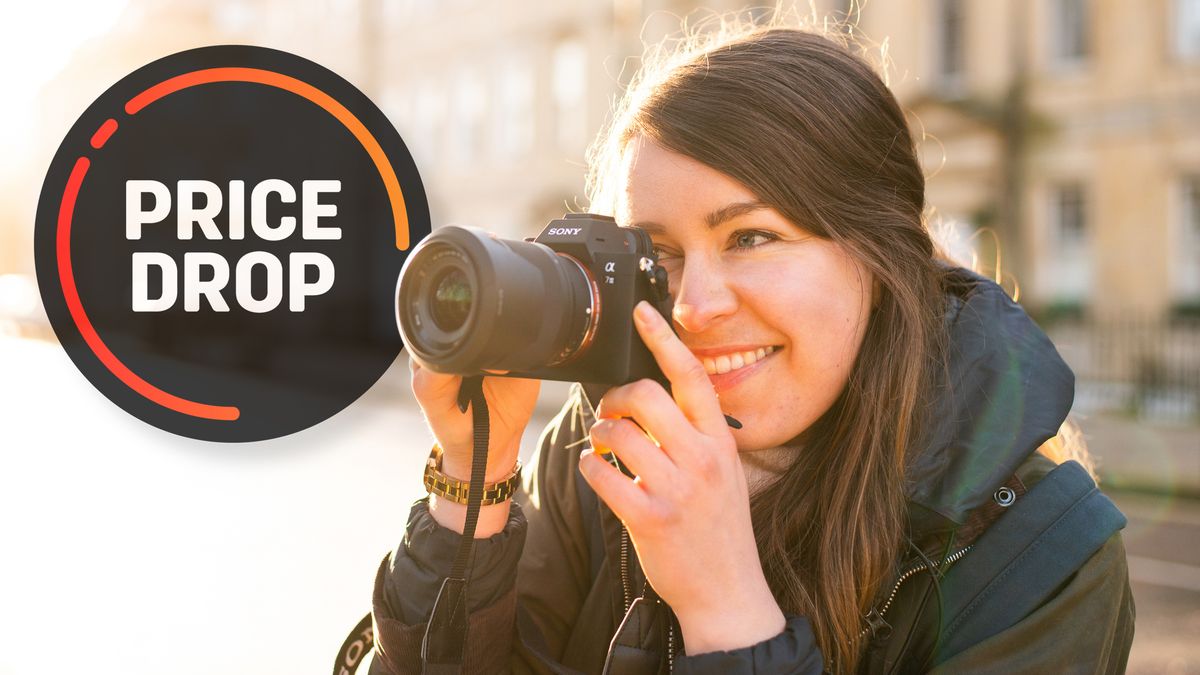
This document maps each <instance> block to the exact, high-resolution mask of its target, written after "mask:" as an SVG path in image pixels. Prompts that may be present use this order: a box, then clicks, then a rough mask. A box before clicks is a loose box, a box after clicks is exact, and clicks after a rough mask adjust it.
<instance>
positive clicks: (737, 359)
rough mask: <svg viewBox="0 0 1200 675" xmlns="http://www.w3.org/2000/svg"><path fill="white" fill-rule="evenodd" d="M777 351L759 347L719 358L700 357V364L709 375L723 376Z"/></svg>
mask: <svg viewBox="0 0 1200 675" xmlns="http://www.w3.org/2000/svg"><path fill="white" fill-rule="evenodd" d="M778 349H779V348H778V347H775V346H770V347H759V348H758V349H752V350H747V351H742V352H732V353H729V354H721V355H720V356H704V357H700V363H702V364H704V372H706V373H708V374H709V375H724V374H725V373H729V372H732V371H735V370H738V369H740V368H745V367H746V366H751V365H754V364H755V363H757V362H759V361H761V360H763V359H765V358H766V357H767V356H768V355H770V354H771V353H773V352H775V351H776V350H778Z"/></svg>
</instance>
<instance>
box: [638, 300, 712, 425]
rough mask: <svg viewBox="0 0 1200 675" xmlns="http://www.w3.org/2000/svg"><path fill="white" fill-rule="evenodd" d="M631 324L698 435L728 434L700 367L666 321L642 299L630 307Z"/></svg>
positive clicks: (698, 361)
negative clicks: (698, 431)
mask: <svg viewBox="0 0 1200 675" xmlns="http://www.w3.org/2000/svg"><path fill="white" fill-rule="evenodd" d="M633 323H634V325H635V326H636V327H637V331H638V334H639V335H641V336H642V341H643V342H645V343H646V346H647V347H648V348H649V349H650V353H651V354H653V355H654V359H655V360H656V361H658V365H659V367H660V368H662V371H663V374H664V375H666V376H667V380H669V381H670V382H671V393H672V395H673V396H674V398H675V402H676V403H677V404H678V405H679V409H680V410H682V411H683V414H684V415H687V417H688V419H690V420H691V421H692V423H693V424H694V425H695V426H696V428H697V429H699V430H700V431H701V432H702V433H705V434H708V435H714V436H715V435H718V434H721V433H728V429H727V428H726V427H727V423H726V422H725V415H724V414H723V413H722V412H721V406H720V404H719V403H718V402H717V394H716V392H715V391H713V386H712V382H711V381H710V380H709V379H708V374H707V373H705V372H704V364H702V363H700V360H699V359H697V358H696V356H695V355H694V354H692V352H691V351H690V350H688V348H687V347H685V346H684V345H683V343H682V342H680V341H679V337H678V336H676V335H675V332H674V331H672V330H671V326H670V325H669V324H668V323H667V321H666V319H664V318H663V317H662V315H661V314H659V313H658V311H657V310H655V309H654V308H653V307H652V306H651V305H650V303H648V302H646V301H644V300H643V301H642V302H639V303H638V305H637V307H635V308H634V311H633Z"/></svg>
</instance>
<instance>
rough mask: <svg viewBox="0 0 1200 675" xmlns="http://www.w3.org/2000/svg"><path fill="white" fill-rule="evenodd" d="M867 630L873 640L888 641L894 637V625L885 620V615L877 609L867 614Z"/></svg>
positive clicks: (873, 608) (872, 609)
mask: <svg viewBox="0 0 1200 675" xmlns="http://www.w3.org/2000/svg"><path fill="white" fill-rule="evenodd" d="M866 620H867V630H869V631H870V633H871V639H872V640H886V639H888V638H889V637H891V636H892V624H890V623H888V622H887V621H886V620H884V618H883V615H882V614H880V613H879V610H878V609H876V608H875V607H872V608H871V611H869V612H867V616H866Z"/></svg>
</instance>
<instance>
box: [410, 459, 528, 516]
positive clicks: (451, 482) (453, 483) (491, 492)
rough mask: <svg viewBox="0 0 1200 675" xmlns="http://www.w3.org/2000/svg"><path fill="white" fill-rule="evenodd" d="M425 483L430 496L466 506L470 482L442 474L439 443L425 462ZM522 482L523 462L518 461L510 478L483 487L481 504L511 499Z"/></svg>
mask: <svg viewBox="0 0 1200 675" xmlns="http://www.w3.org/2000/svg"><path fill="white" fill-rule="evenodd" d="M424 482H425V489H426V490H428V491H429V493H430V494H435V495H437V496H439V497H443V498H445V499H448V500H450V501H452V502H454V503H456V504H466V503H467V497H468V496H469V495H470V492H471V482H470V481H465V480H459V479H457V478H451V477H450V476H447V475H446V474H444V473H442V447H441V446H440V445H438V444H437V443H434V444H433V450H432V451H431V452H430V453H429V459H427V460H425V478H424ZM520 482H521V460H517V466H516V468H515V469H513V472H512V474H511V475H510V476H509V477H508V478H505V479H504V480H502V481H500V482H497V483H488V484H485V485H484V486H483V499H482V500H481V501H480V502H479V503H480V505H481V506H490V505H492V504H499V503H501V502H503V501H505V500H507V499H509V498H511V497H512V495H513V493H514V492H516V491H517V486H518V485H519V484H520Z"/></svg>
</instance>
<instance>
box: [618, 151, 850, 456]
mask: <svg viewBox="0 0 1200 675" xmlns="http://www.w3.org/2000/svg"><path fill="white" fill-rule="evenodd" d="M624 160H625V163H624V178H625V183H624V189H623V190H622V191H621V194H620V195H619V198H618V204H617V213H616V216H617V220H618V222H619V223H620V224H622V225H634V226H638V227H642V228H644V229H646V230H647V231H649V232H650V234H651V236H652V237H653V239H654V243H655V245H656V247H657V248H658V252H659V255H660V262H661V263H662V265H663V266H664V267H666V269H667V271H668V272H669V273H670V278H671V292H672V294H673V295H674V296H675V311H674V320H675V327H676V329H677V330H678V332H679V337H680V339H681V340H682V341H683V343H684V344H685V345H687V346H688V348H689V349H691V350H692V352H693V353H694V354H695V355H696V356H697V357H698V358H699V359H700V360H701V362H702V363H703V364H704V367H705V370H706V371H707V372H708V373H709V378H710V379H711V381H712V383H713V387H714V389H715V390H716V392H717V396H718V397H719V398H720V401H721V407H722V409H723V410H724V411H725V412H726V413H727V414H730V415H733V416H734V417H736V418H737V419H738V420H740V421H741V422H742V425H743V426H742V428H741V429H740V430H736V431H734V432H733V433H734V436H735V438H736V439H737V443H738V448H739V449H740V450H742V451H749V450H758V449H762V448H768V447H773V446H777V445H781V444H783V443H785V442H787V441H788V440H790V439H792V438H794V437H795V436H797V435H799V434H800V433H801V432H802V431H804V430H805V429H807V428H808V427H809V426H810V425H811V424H812V423H813V422H814V421H816V420H817V418H818V417H820V416H821V415H822V414H823V413H824V412H825V411H826V410H828V409H829V408H830V406H832V405H833V402H834V400H836V399H837V397H838V395H839V394H840V393H841V391H842V388H843V387H844V386H845V385H846V382H847V380H848V378H849V375H850V369H851V367H852V365H853V364H854V359H855V356H856V355H857V354H858V350H859V347H860V346H861V345H862V341H863V335H864V334H865V332H866V326H867V318H868V316H869V314H870V310H871V301H872V298H871V292H872V291H871V289H872V279H871V277H870V275H869V273H868V272H867V271H866V270H865V269H864V268H863V267H862V266H861V265H859V264H858V263H857V262H856V261H855V260H854V259H853V258H851V257H850V256H849V255H848V254H847V253H846V251H845V250H844V249H843V248H842V247H841V246H839V245H838V244H835V243H833V242H831V241H827V240H824V239H821V238H819V237H817V236H815V235H813V234H811V233H809V232H807V231H805V230H804V229H802V228H800V227H799V226H797V224H795V223H793V222H791V221H789V220H787V219H786V218H784V217H783V216H782V215H781V214H780V213H779V212H777V211H775V210H774V209H772V208H770V207H767V206H766V205H763V204H761V203H759V202H758V199H757V197H756V196H755V195H754V194H753V193H752V192H751V191H750V190H749V189H748V188H746V187H745V186H744V185H742V184H741V183H738V182H737V181H735V180H733V179H732V178H730V177H729V176H726V175H725V174H722V173H720V172H718V171H716V170H715V169H712V168H710V167H708V166H707V165H705V164H702V163H700V162H698V161H696V160H694V159H691V158H690V157H686V156H684V155H680V154H678V153H675V152H672V151H670V150H667V149H666V148H663V147H662V146H660V145H657V144H656V143H654V142H653V141H651V140H649V139H647V138H646V137H644V136H639V137H637V138H635V139H634V140H632V141H631V142H630V144H629V146H628V147H627V149H626V151H625V157H624Z"/></svg>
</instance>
